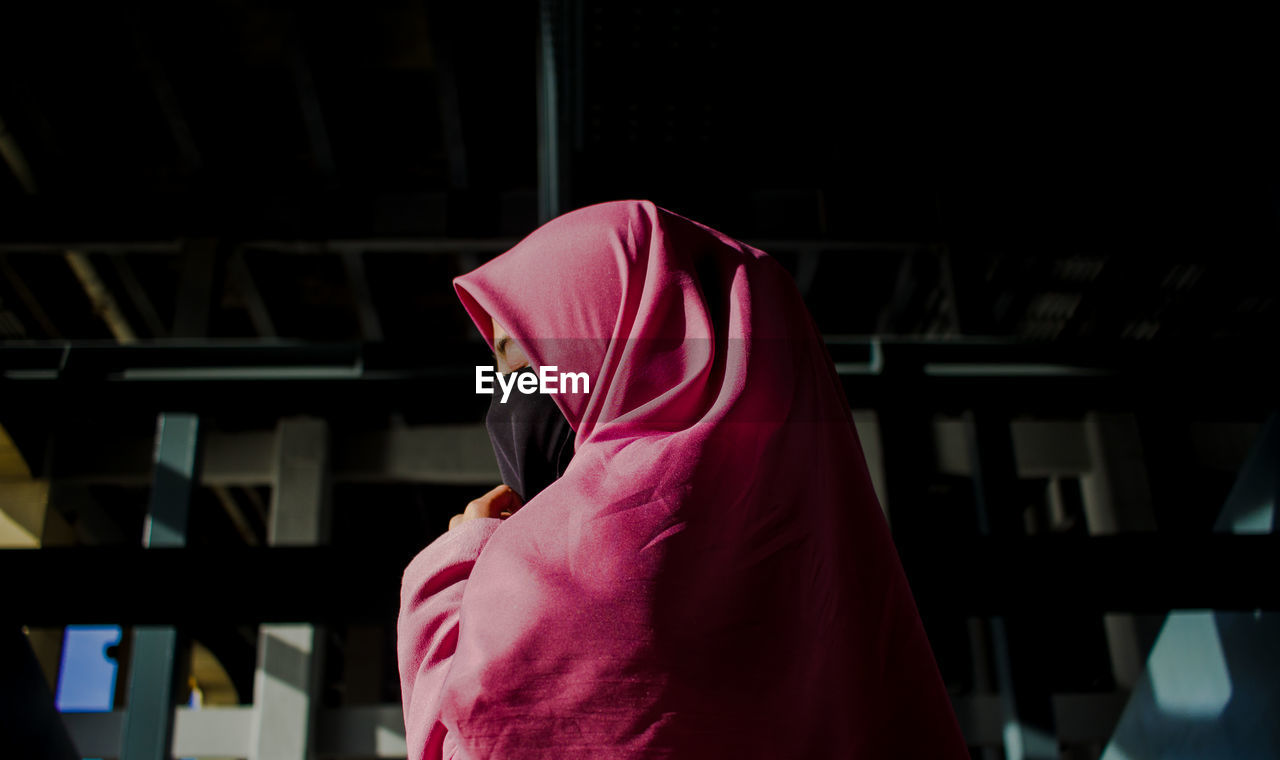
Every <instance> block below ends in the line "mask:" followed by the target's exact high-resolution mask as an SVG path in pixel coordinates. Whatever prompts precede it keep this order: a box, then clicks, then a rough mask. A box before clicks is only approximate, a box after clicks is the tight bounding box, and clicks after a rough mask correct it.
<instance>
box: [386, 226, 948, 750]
mask: <svg viewBox="0 0 1280 760" xmlns="http://www.w3.org/2000/svg"><path fill="white" fill-rule="evenodd" d="M454 285H455V289H456V291H457V293H458V296H459V298H460V299H461V301H462V303H463V305H464V307H465V308H466V310H467V312H468V314H469V315H470V317H471V318H472V320H473V321H474V322H475V324H476V327H477V329H478V330H479V331H480V333H481V335H482V336H483V337H484V338H485V339H486V341H488V342H490V344H492V337H493V336H492V328H491V322H490V319H491V318H494V319H496V320H497V321H498V322H499V323H500V324H501V325H503V327H505V328H506V329H507V331H508V332H509V333H510V334H511V336H512V337H513V339H514V340H515V341H516V342H517V343H519V345H520V346H521V348H523V350H524V352H525V353H526V355H527V356H528V357H529V360H530V362H531V363H532V365H533V366H535V367H544V366H546V367H550V366H555V367H556V368H557V370H558V372H585V373H586V374H587V375H588V376H589V378H590V392H589V393H577V394H575V393H561V394H558V395H555V396H554V399H555V402H556V403H557V404H558V405H559V408H560V410H561V412H563V414H564V416H565V418H566V419H567V420H568V421H569V424H570V426H571V427H572V428H573V430H574V431H575V433H576V438H575V442H574V447H575V451H574V454H573V458H572V460H571V461H570V462H569V465H568V468H567V469H566V470H565V471H564V474H563V475H562V476H561V477H560V478H559V479H558V480H556V481H555V482H553V483H552V484H551V485H550V486H548V487H546V488H545V489H544V490H542V491H541V492H540V493H538V494H537V495H536V496H535V497H534V498H532V499H531V500H529V501H528V502H527V503H526V504H525V505H524V506H523V508H521V509H520V510H519V511H518V512H516V513H515V514H514V515H513V516H511V517H510V518H508V519H506V520H505V521H501V522H500V521H498V520H473V521H470V522H468V523H464V524H463V525H462V526H460V527H459V528H458V529H456V530H454V531H450V532H449V533H448V534H446V535H445V536H442V537H441V538H440V539H438V540H437V541H436V542H433V544H432V545H431V546H429V547H427V548H426V549H424V550H423V552H422V553H421V554H420V555H419V556H418V557H417V558H415V560H414V562H413V563H411V564H410V566H409V568H408V569H407V570H406V573H405V578H404V585H403V588H402V608H401V616H400V622H399V628H398V634H399V646H398V649H399V655H400V669H401V683H402V689H403V691H404V694H403V696H404V704H405V720H406V729H407V738H408V740H409V755H410V757H411V758H418V757H457V758H464V757H465V758H504V757H505V758H534V757H547V758H576V757H582V758H662V757H670V758H677V757H678V758H685V757H688V758H708V757H734V758H810V757H812V758H853V757H874V758H886V757H903V758H908V757H909V758H951V757H955V758H961V757H968V753H967V751H966V749H965V746H964V741H963V739H962V738H961V736H960V732H959V729H958V727H957V724H956V721H955V716H954V713H953V712H952V708H951V705H950V701H949V699H948V696H947V693H946V690H945V688H944V686H943V684H942V680H941V678H940V676H939V674H938V670H937V666H936V665H935V663H934V659H933V655H932V652H931V650H930V647H929V643H928V641H927V639H926V637H925V635H924V630H923V627H922V625H921V623H920V619H919V615H918V613H917V611H916V608H915V604H914V601H913V599H912V596H911V593H910V590H909V588H908V586H907V583H906V580H905V576H904V575H903V572H902V568H901V565H900V563H899V560H898V557H897V553H896V551H895V550H894V546H893V543H892V541H891V539H890V535H889V531H888V528H887V525H886V524H885V520H884V517H883V515H882V513H881V511H880V507H879V505H878V503H877V500H876V496H875V493H874V491H873V490H872V486H871V480H870V477H869V475H868V473H867V469H866V465H865V461H864V458H863V453H862V450H861V447H860V445H859V442H858V438H857V435H856V432H855V431H854V427H853V422H852V415H851V413H850V408H849V405H848V403H847V401H846V399H845V396H844V391H843V389H842V387H841V385H840V383H839V381H838V378H837V377H836V374H835V371H834V368H833V366H832V364H831V360H830V358H829V357H828V355H827V353H826V349H825V346H824V345H823V342H822V340H821V336H820V335H819V333H818V331H817V330H816V329H815V327H814V325H813V322H812V320H811V318H810V316H809V314H808V312H807V310H806V308H805V306H804V303H803V300H802V299H801V297H800V295H799V293H798V292H797V291H796V289H795V287H794V285H793V283H792V281H791V278H790V276H789V275H788V274H787V272H786V271H785V270H784V269H783V268H782V267H781V266H780V265H779V264H778V263H777V262H776V261H774V260H773V259H772V258H770V257H769V256H768V255H767V254H765V253H764V252H762V251H759V250H757V249H755V248H752V247H750V246H748V245H745V244H743V243H740V242H738V241H736V240H733V239H731V238H729V237H727V236H725V235H723V234H721V233H719V232H717V231H715V230H712V229H710V228H709V227H706V226H704V225H701V224H698V223H696V222H693V221H691V220H688V219H685V218H683V217H681V216H679V215H677V214H674V213H671V212H669V211H667V210H665V209H662V208H659V207H657V206H655V205H654V204H652V203H649V202H647V201H619V202H612V203H603V204H599V205H595V206H590V207H587V208H583V209H579V210H577V211H574V212H571V213H569V214H566V215H564V216H562V217H559V218H557V219H554V220H552V221H551V222H549V223H547V224H546V225H543V226H542V227H540V228H539V229H538V230H536V231H534V232H533V233H532V234H531V235H529V236H528V237H527V238H525V239H524V240H523V241H521V242H520V243H519V244H518V245H516V246H515V247H514V248H512V249H511V250H510V251H508V252H506V253H504V254H503V255H501V256H499V257H497V258H495V259H493V260H492V261H490V262H488V263H486V264H484V265H483V266H481V267H479V268H478V269H476V270H474V271H472V272H470V273H468V274H465V275H463V276H461V277H458V278H457V279H455V281H454Z"/></svg>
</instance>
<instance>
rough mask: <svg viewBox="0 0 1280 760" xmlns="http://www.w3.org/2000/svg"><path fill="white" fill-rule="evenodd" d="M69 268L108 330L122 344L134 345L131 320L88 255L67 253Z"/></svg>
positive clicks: (135, 338) (136, 337) (134, 336)
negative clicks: (121, 308)
mask: <svg viewBox="0 0 1280 760" xmlns="http://www.w3.org/2000/svg"><path fill="white" fill-rule="evenodd" d="M65 256H66V259H67V266H69V267H71V271H72V272H73V273H74V274H75V276H76V279H77V280H79V281H80V286H81V287H82V288H84V292H85V295H87V296H88V297H89V302H90V303H91V304H93V310H94V312H95V313H96V314H97V315H98V316H99V317H101V318H102V321H103V322H106V323H107V329H109V330H110V331H111V334H112V335H113V336H115V339H116V340H117V341H119V342H120V343H133V342H134V341H136V340H137V339H138V336H137V335H136V334H135V333H134V331H133V327H132V326H131V325H130V324H129V320H128V319H127V318H126V317H125V315H124V312H122V311H121V310H120V306H119V304H117V303H116V299H115V296H114V295H112V294H111V290H110V289H109V288H108V287H107V286H106V283H104V282H103V281H102V278H100V277H99V276H98V272H97V270H96V269H94V267H93V263H92V262H90V261H89V256H88V254H86V253H84V252H82V251H67V252H66V254H65Z"/></svg>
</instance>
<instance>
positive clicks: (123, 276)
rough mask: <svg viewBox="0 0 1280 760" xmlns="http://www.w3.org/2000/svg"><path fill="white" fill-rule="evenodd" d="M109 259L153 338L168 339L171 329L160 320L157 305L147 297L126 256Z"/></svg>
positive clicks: (116, 255) (145, 290) (126, 293)
mask: <svg viewBox="0 0 1280 760" xmlns="http://www.w3.org/2000/svg"><path fill="white" fill-rule="evenodd" d="M108 258H109V259H110V261H111V265H112V266H113V267H114V268H115V270H116V276H117V277H119V278H120V284H121V285H123V286H124V292H125V295H127V296H129V300H130V301H132V302H133V307H134V308H135V309H137V310H138V313H139V314H140V315H142V321H143V322H145V323H146V325H147V329H148V330H150V331H151V335H152V337H156V338H164V337H167V336H168V335H169V328H168V327H166V326H165V324H164V320H162V319H160V314H159V313H158V312H157V311H156V307H155V304H154V303H152V302H151V297H150V296H148V295H147V289H146V288H144V287H143V286H142V283H141V282H140V281H139V280H138V276H137V275H136V274H134V271H133V267H132V266H130V265H129V260H128V259H127V258H125V254H115V255H113V256H110V257H108Z"/></svg>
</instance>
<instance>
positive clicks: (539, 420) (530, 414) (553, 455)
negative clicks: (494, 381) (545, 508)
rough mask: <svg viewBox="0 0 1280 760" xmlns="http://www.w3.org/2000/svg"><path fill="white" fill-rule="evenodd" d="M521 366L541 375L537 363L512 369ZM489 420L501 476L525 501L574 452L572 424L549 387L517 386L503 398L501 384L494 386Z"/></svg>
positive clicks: (561, 469)
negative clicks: (548, 391) (541, 390)
mask: <svg viewBox="0 0 1280 760" xmlns="http://www.w3.org/2000/svg"><path fill="white" fill-rule="evenodd" d="M521 372H528V373H530V374H533V375H534V376H535V377H536V376H537V374H536V372H534V369H533V368H532V367H524V368H522V369H520V370H517V371H516V372H515V373H513V374H517V375H518V374H519V373H521ZM484 426H485V428H487V429H488V431H489V441H490V442H491V443H492V444H493V453H494V454H496V455H497V457H498V471H499V472H501V473H502V482H503V483H506V484H507V485H508V486H510V487H511V490H513V491H515V492H516V493H518V494H520V498H521V499H522V500H523V501H525V502H528V501H529V500H530V499H532V498H533V497H534V496H537V495H538V493H539V492H540V491H541V490H542V489H544V488H546V487H547V486H549V485H551V484H552V483H553V482H554V481H555V480H556V478H558V477H560V476H561V475H563V474H564V471H565V468H566V467H568V466H569V459H570V458H572V457H573V438H574V435H573V428H571V427H569V421H568V420H566V419H565V418H564V415H563V414H561V413H560V407H558V406H556V402H555V400H554V399H552V398H551V396H549V395H547V394H545V393H536V392H535V393H521V392H520V391H519V389H517V388H515V387H512V389H511V394H510V395H509V396H507V402H506V403H505V404H504V403H502V389H501V388H494V394H493V397H492V398H491V399H490V401H489V413H488V414H486V415H485V418H484Z"/></svg>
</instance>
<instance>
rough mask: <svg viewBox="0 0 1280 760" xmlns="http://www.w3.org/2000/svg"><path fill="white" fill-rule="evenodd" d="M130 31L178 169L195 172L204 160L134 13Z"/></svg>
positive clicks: (162, 65) (167, 78) (165, 73)
mask: <svg viewBox="0 0 1280 760" xmlns="http://www.w3.org/2000/svg"><path fill="white" fill-rule="evenodd" d="M130 31H131V32H132V36H133V48H134V53H135V55H136V56H137V59H138V62H139V64H140V65H141V66H142V70H143V71H144V72H145V73H146V75H147V81H148V82H149V83H150V84H151V92H152V93H153V94H154V95H155V98H156V103H158V104H159V105H160V110H161V112H163V113H164V118H165V123H167V124H168V125H169V135H170V136H171V137H172V138H173V144H174V147H176V148H177V150H178V158H179V163H180V165H181V167H182V170H183V171H184V172H186V173H188V174H190V173H192V172H195V171H197V170H199V169H200V168H201V167H202V166H203V165H204V160H203V159H202V158H201V157H200V149H199V148H198V147H197V146H196V141H195V137H194V136H193V135H192V133H191V125H190V124H188V122H187V118H186V116H185V115H184V114H183V112H182V106H181V104H180V103H179V102H178V96H177V93H176V92H174V88H173V81H172V80H171V79H170V78H169V73H168V71H166V70H165V67H164V64H163V62H161V61H160V59H159V57H158V56H157V55H156V53H155V50H154V48H153V47H152V46H151V41H150V40H149V39H148V37H147V32H146V29H145V27H144V26H143V21H142V18H141V16H140V15H139V14H137V13H136V12H135V14H134V16H133V19H132V22H131V24H130Z"/></svg>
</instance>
